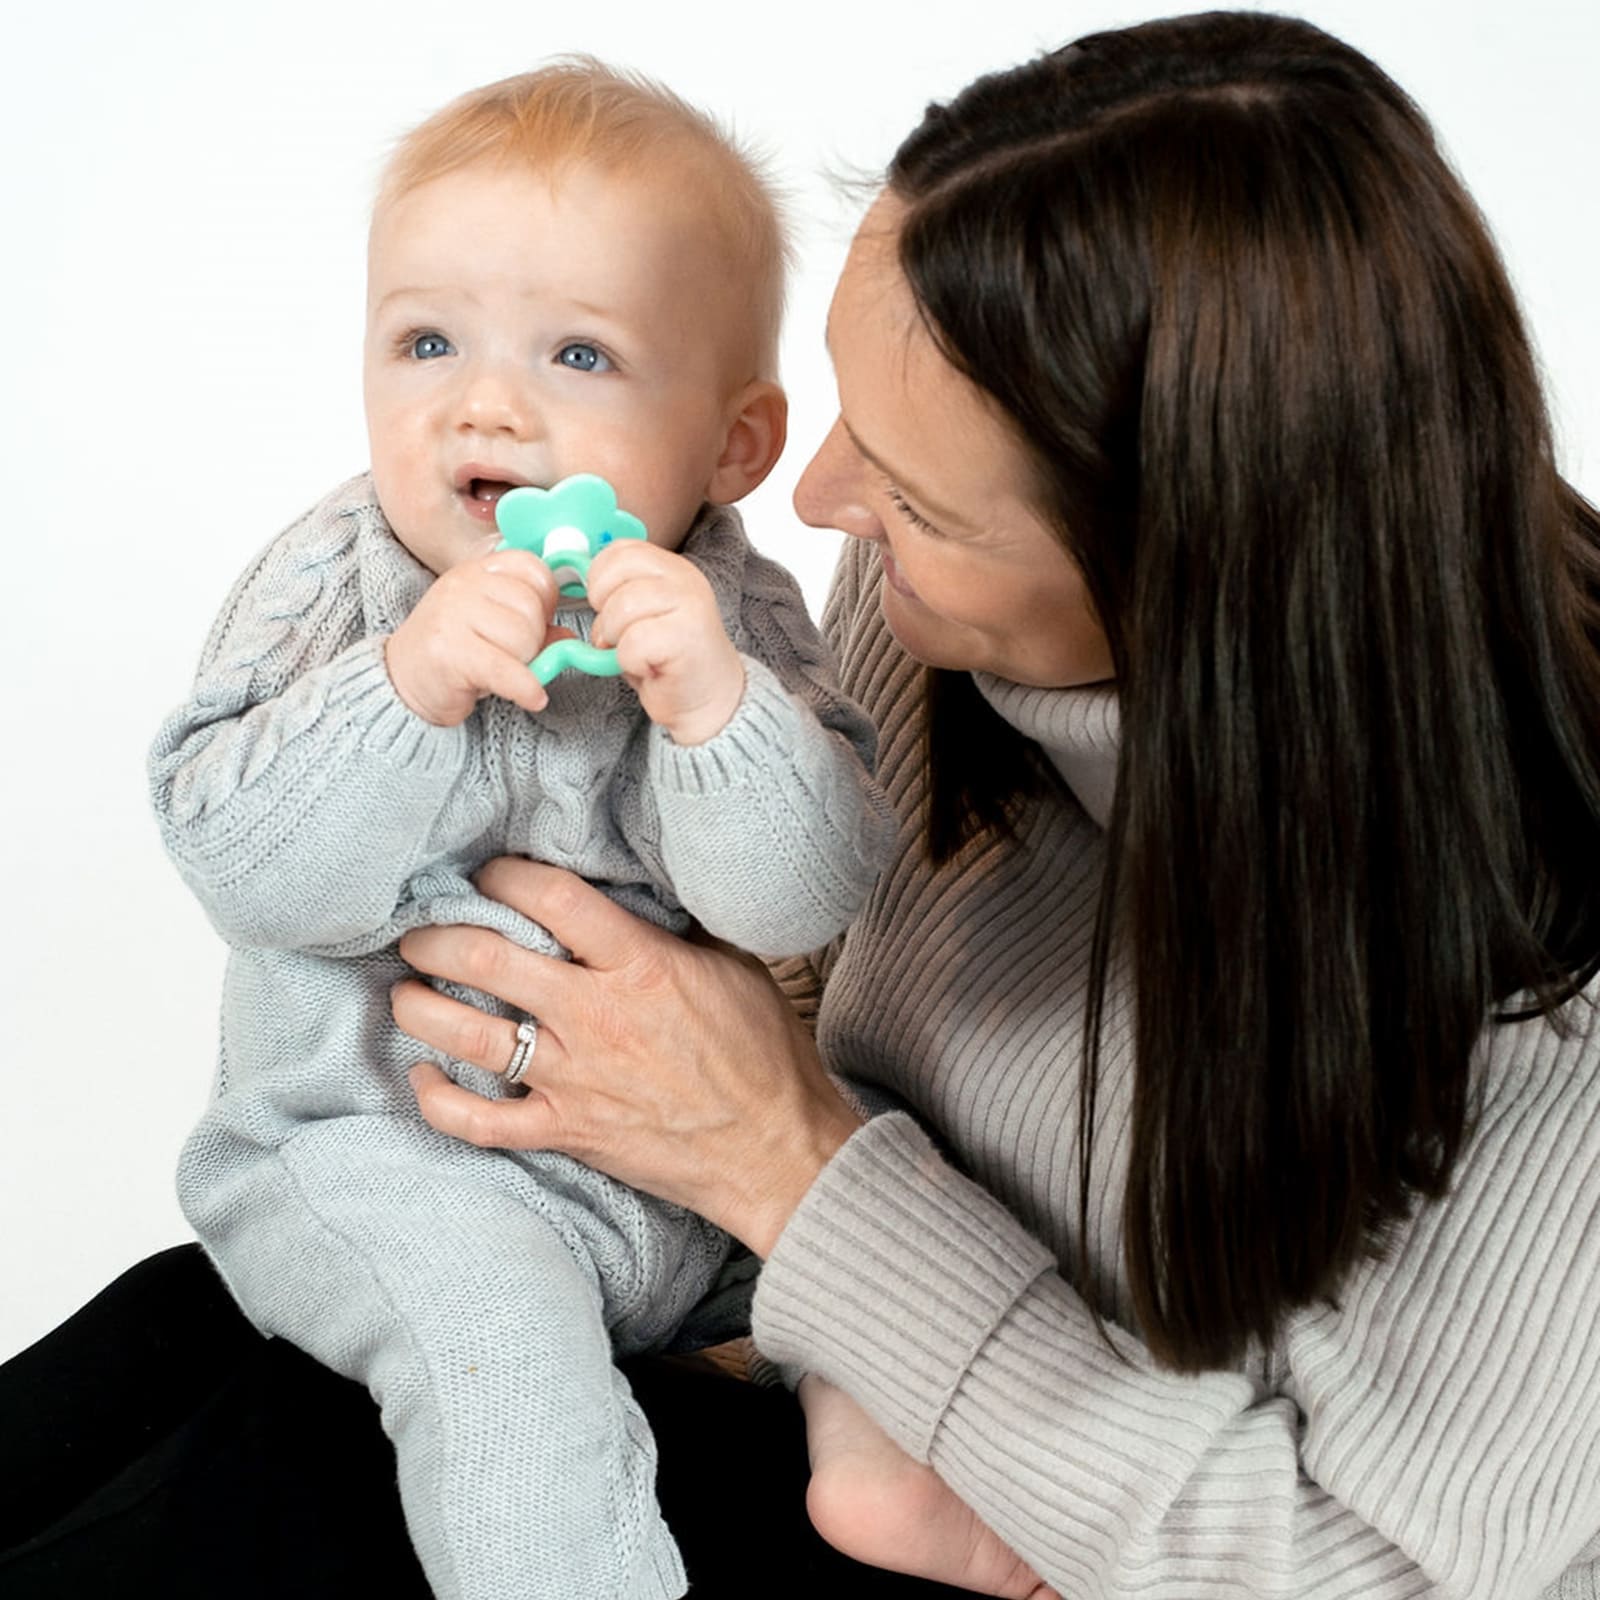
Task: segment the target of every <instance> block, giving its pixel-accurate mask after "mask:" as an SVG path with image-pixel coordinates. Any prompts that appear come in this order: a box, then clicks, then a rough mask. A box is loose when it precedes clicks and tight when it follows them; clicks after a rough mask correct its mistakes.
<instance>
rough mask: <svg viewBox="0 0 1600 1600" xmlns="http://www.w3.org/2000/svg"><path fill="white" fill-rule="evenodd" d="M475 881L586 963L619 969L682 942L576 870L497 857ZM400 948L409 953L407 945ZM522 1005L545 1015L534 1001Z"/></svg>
mask: <svg viewBox="0 0 1600 1600" xmlns="http://www.w3.org/2000/svg"><path fill="white" fill-rule="evenodd" d="M473 882H474V883H476V884H477V886H478V889H479V891H480V892H481V893H483V894H486V895H488V897H489V898H490V899H491V900H499V901H500V902H502V904H504V905H508V906H510V907H511V909H512V910H513V911H520V912H521V913H522V914H523V916H525V917H528V918H531V919H532V920H533V921H534V922H537V923H539V924H540V925H541V926H542V927H544V928H547V929H549V931H550V932H551V933H552V934H554V935H555V937H556V938H557V939H559V940H560V941H561V942H562V944H564V945H565V946H566V947H567V949H569V950H570V951H571V952H572V959H573V960H574V961H577V962H580V963H582V965H584V966H586V967H593V968H596V969H598V970H600V971H603V972H616V971H618V970H619V969H621V968H623V967H626V966H629V965H631V964H633V963H635V962H638V961H639V960H641V959H645V958H647V957H648V956H649V954H650V953H651V952H652V951H660V950H665V949H669V948H671V947H672V946H675V945H676V944H677V943H678V940H677V939H676V938H674V937H673V935H671V934H669V933H665V932H663V931H662V930H661V929H659V928H654V927H652V926H651V925H650V924H649V923H647V922H641V921H640V920H639V918H637V917H636V916H634V915H633V914H632V913H631V912H628V911H625V910H623V908H622V907H621V906H619V905H618V904H616V902H615V901H613V900H609V899H607V898H606V896H605V895H603V894H602V893H601V892H600V891H599V890H598V889H596V888H595V887H594V886H593V885H592V884H588V883H585V882H584V881H583V879H582V878H580V877H578V876H576V874H574V873H571V872H567V871H564V870H563V869H562V868H560V867H551V866H546V865H545V864H544V863H543V862H541V861H527V860H524V859H523V858H522V857H521V856H497V857H496V858H495V859H494V860H493V861H490V862H488V863H487V864H485V865H484V866H483V867H482V868H480V869H479V871H478V873H477V874H476V876H475V877H474V879H473ZM401 953H402V954H404V953H405V947H404V945H402V946H401ZM407 959H408V960H409V959H410V958H409V957H407ZM469 981H474V980H469ZM478 987H479V988H486V989H488V991H489V993H490V994H496V995H499V996H500V998H501V999H502V1000H510V999H513V997H512V996H510V995H507V994H505V993H503V992H502V991H501V990H499V989H496V988H495V987H494V986H493V985H492V984H479V985H478ZM515 1003H517V1004H521V1002H520V1001H516V1002H515ZM524 1009H525V1010H530V1011H535V1012H537V1014H538V1015H540V1016H543V1015H544V1013H543V1012H542V1011H539V1010H538V1007H536V1006H526V1007H524Z"/></svg>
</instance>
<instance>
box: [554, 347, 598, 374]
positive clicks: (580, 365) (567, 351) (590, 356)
mask: <svg viewBox="0 0 1600 1600" xmlns="http://www.w3.org/2000/svg"><path fill="white" fill-rule="evenodd" d="M556 360H557V361H559V362H560V363H561V365H562V366H564V367H571V368H572V370H573V371H574V372H609V371H610V370H611V362H610V359H609V358H608V357H607V356H605V355H604V354H603V353H602V352H601V351H599V350H597V349H595V347H594V346H593V345H592V344H579V343H573V344H564V345H562V347H561V349H560V351H559V352H558V353H557V355H556Z"/></svg>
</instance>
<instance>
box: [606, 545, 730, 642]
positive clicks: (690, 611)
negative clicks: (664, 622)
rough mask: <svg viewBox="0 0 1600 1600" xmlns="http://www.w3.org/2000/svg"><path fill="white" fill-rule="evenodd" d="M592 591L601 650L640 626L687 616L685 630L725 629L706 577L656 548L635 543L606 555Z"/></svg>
mask: <svg viewBox="0 0 1600 1600" xmlns="http://www.w3.org/2000/svg"><path fill="white" fill-rule="evenodd" d="M588 589H589V604H590V605H592V606H593V607H594V610H595V621H594V631H593V635H592V636H593V638H594V640H595V642H596V643H597V644H602V645H615V644H616V643H617V642H618V640H620V639H621V638H622V636H623V634H624V633H626V632H627V630H628V629H629V628H631V627H633V626H634V625H635V624H636V623H638V622H641V621H643V620H645V619H646V618H649V617H659V616H664V615H667V614H668V613H673V614H680V615H682V617H683V618H684V621H685V624H686V625H692V626H695V627H714V628H716V629H717V630H718V631H719V632H720V631H721V628H722V621H721V617H720V615H719V614H718V611H717V602H716V596H715V595H714V594H713V593H712V591H711V584H710V582H709V581H708V579H707V578H706V575H705V574H704V573H703V572H701V570H700V569H699V568H698V567H697V566H695V565H694V563H693V562H692V561H689V560H687V559H686V558H685V557H683V556H681V555H679V554H677V552H676V551H672V550H663V549H661V548H660V547H659V546H657V545H651V544H643V543H641V542H639V541H637V540H632V539H630V540H628V541H626V542H619V543H617V544H614V545H612V546H610V547H609V548H608V549H606V550H604V551H602V552H601V553H600V555H598V556H597V557H596V558H595V561H594V565H593V566H592V567H591V568H590V569H589V585H588Z"/></svg>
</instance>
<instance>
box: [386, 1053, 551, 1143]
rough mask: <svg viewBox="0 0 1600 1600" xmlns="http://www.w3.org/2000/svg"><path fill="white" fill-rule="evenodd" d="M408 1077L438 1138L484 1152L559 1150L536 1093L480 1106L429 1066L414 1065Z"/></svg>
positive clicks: (480, 1099) (424, 1063)
mask: <svg viewBox="0 0 1600 1600" xmlns="http://www.w3.org/2000/svg"><path fill="white" fill-rule="evenodd" d="M409 1077H410V1079H411V1088H412V1090H413V1092H414V1093H415V1094H416V1097H417V1106H418V1108H419V1109H420V1110H421V1112H422V1115H423V1118H424V1119H425V1120H426V1121H427V1122H428V1123H430V1124H431V1125H432V1126H433V1127H435V1128H437V1129H438V1130H439V1132H440V1133H447V1134H449V1135H450V1136H451V1137H452V1138H456V1139H463V1140H465V1141H466V1142H467V1143H468V1144H475V1145H478V1146H479V1147H481V1148H482V1149H485V1150H545V1149H558V1148H560V1135H559V1131H558V1129H557V1125H556V1119H555V1117H554V1115H553V1113H552V1111H551V1107H550V1102H549V1101H548V1100H546V1099H545V1098H544V1096H543V1095H542V1094H540V1093H539V1091H538V1090H537V1089H534V1090H532V1091H531V1092H530V1093H528V1094H527V1095H525V1096H524V1097H523V1098H521V1099H518V1100H485V1099H484V1098H483V1096H482V1095H481V1094H474V1093H473V1092H472V1091H471V1090H470V1089H463V1088H462V1087H461V1085H460V1084H459V1083H452V1082H451V1081H450V1080H449V1078H447V1077H446V1076H445V1075H444V1073H443V1072H442V1071H440V1069H439V1068H438V1067H437V1066H436V1065H435V1064H434V1063H433V1062H431V1061H419V1062H418V1063H417V1064H416V1066H414V1067H413V1068H412V1069H411V1071H410V1074H409Z"/></svg>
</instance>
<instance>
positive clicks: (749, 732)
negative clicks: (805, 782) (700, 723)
mask: <svg viewBox="0 0 1600 1600" xmlns="http://www.w3.org/2000/svg"><path fill="white" fill-rule="evenodd" d="M740 660H741V661H743V662H744V695H743V697H742V698H741V699H740V701H739V704H738V706H737V707H736V708H735V710H734V713H733V715H732V716H731V717H730V718H729V719H728V722H727V725H726V726H725V727H724V728H723V729H722V731H721V732H720V733H717V734H714V735H713V736H712V737H711V738H709V739H707V740H706V741H705V743H704V744H675V743H673V740H672V737H671V735H670V734H668V733H667V732H666V730H665V729H663V728H655V729H653V730H652V736H651V740H650V776H651V779H652V780H653V781H654V782H655V783H657V784H658V785H660V786H661V787H662V788H664V789H666V790H668V791H670V792H672V793H676V794H687V795H708V794H720V793H722V792H723V791H725V790H727V789H732V788H736V787H737V786H738V785H739V784H742V783H747V782H748V781H749V779H750V774H751V773H752V772H760V771H762V770H763V769H764V768H765V767H767V766H768V765H769V764H770V763H771V762H772V761H774V760H779V761H781V762H782V764H783V765H784V766H786V767H787V766H792V765H793V764H794V751H795V749H796V747H797V745H798V744H799V742H800V737H801V717H802V712H801V710H800V707H799V706H798V705H797V704H796V703H795V701H794V699H793V697H792V696H791V695H790V694H789V692H788V691H787V690H786V689H785V688H784V687H783V685H782V684H781V683H779V681H778V678H777V674H776V673H774V672H773V670H772V669H771V668H770V667H769V666H767V665H766V664H765V663H764V662H761V661H757V660H756V659H755V658H754V657H752V656H741V657H740Z"/></svg>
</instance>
